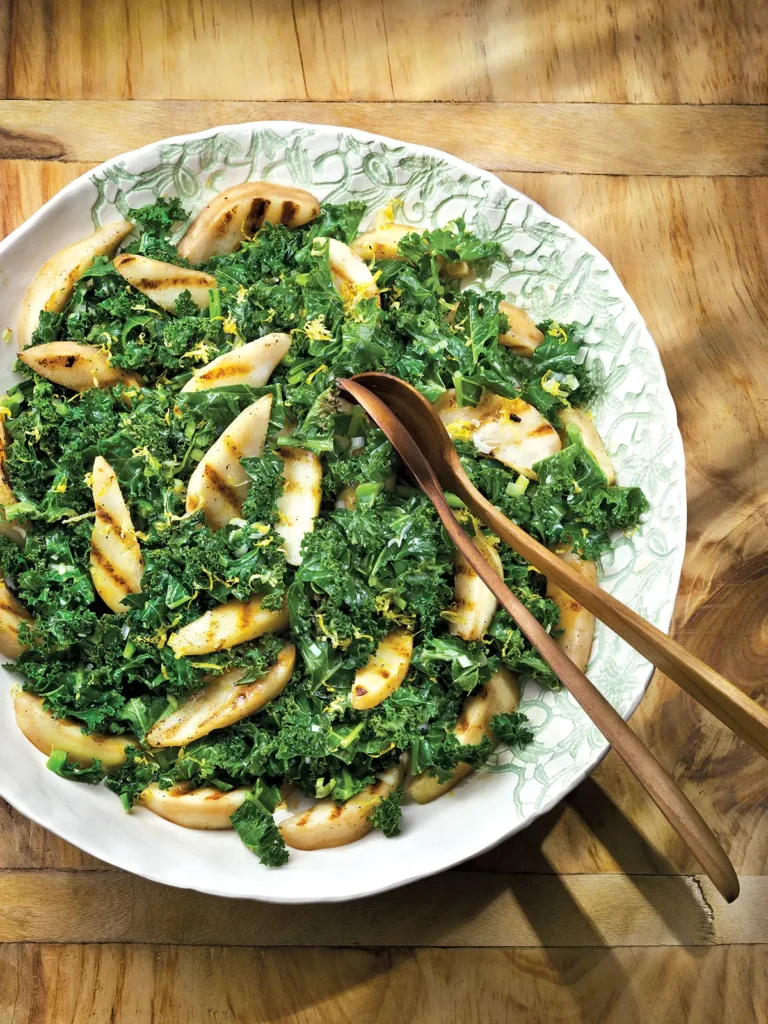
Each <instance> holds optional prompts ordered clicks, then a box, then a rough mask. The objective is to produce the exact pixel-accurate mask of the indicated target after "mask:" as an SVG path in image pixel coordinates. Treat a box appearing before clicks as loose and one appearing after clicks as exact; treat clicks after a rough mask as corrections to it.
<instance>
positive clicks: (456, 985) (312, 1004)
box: [0, 944, 768, 1024]
mask: <svg viewBox="0 0 768 1024" xmlns="http://www.w3.org/2000/svg"><path fill="white" fill-rule="evenodd" d="M766 955H768V947H766V946H731V947H719V948H717V947H715V948H709V949H701V948H700V949H684V948H678V949H669V948H662V949H653V948H641V949H631V948H624V949H616V950H604V949H595V950H583V949H555V950H540V949H525V950H501V949H483V950H472V949H401V950H338V949H333V950H322V949H305V950H302V951H301V952H300V953H297V952H295V951H291V950H278V949H272V950H263V949H243V948H226V947H218V948H206V947H196V948H193V947H171V946H167V945H166V946H156V947H152V948H148V947H141V946H138V947H137V946H119V945H103V946H99V945H82V946H47V945H43V946H34V945H29V944H27V945H6V946H3V947H0V1020H2V1021H3V1024H6V1022H8V1024H11V1022H12V1024H85V1022H86V1021H87V1022H88V1024H147V1022H149V1021H158V1022H162V1024H168V1022H170V1021H173V1022H174V1024H176V1022H178V1024H200V1022H201V1021H203V1020H205V1021H206V1022H210V1024H261V1022H265V1024H266V1022H270V1024H326V1022H328V1021H333V1022H334V1024H391V1022H392V1021H407V1022H409V1024H436V1022H440V1024H467V1022H468V1021H482V1022H483V1024H487V1022H493V1024H513V1022H514V1024H541V1022H543V1021H547V1022H549V1021H556V1022H557V1024H633V1022H635V1021H638V1022H639V1021H643V1022H644V1024H671V1022H675V1024H677V1022H684V1021H688V1022H691V1024H708V1022H709V1021H715V1020H717V1021H718V1022H719V1024H722V1022H723V1021H727V1022H729V1024H730V1022H733V1024H765V1022H766V1020H768V1015H767V1014H766V1003H768V974H766V972H765V970H764V965H765V958H766ZM74 979H77V984H73V981H74ZM719 1006H724V1007H726V1008H727V1010H726V1014H725V1015H723V1016H722V1017H717V1016H715V1015H714V1014H713V1007H719Z"/></svg>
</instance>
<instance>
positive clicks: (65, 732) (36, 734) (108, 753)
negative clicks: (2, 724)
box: [13, 690, 138, 768]
mask: <svg viewBox="0 0 768 1024" xmlns="http://www.w3.org/2000/svg"><path fill="white" fill-rule="evenodd" d="M13 708H14V711H15V713H16V722H17V724H18V726H19V728H20V729H21V731H22V732H23V733H24V735H25V736H26V737H27V739H28V740H29V742H30V743H32V744H33V746H35V747H37V749H38V750H39V751H40V752H41V753H43V754H46V755H50V753H51V751H52V750H63V751H65V753H67V754H68V755H69V756H70V757H71V758H72V760H73V761H77V763H78V764H80V765H83V766H85V767H87V766H88V765H90V764H93V762H94V761H95V760H99V761H101V763H102V764H103V765H104V767H105V768H117V767H119V766H120V765H121V764H125V762H126V761H127V759H128V758H127V755H126V753H125V748H126V747H137V746H138V743H137V742H136V737H135V736H133V735H132V734H131V733H124V734H123V735H122V736H104V735H102V734H101V733H97V732H91V733H87V734H86V733H84V732H83V726H82V723H81V722H76V721H75V720H74V719H73V718H54V717H53V715H52V714H51V712H50V711H46V709H45V708H44V707H43V700H42V698H41V697H37V696H35V694H33V693H25V692H24V691H22V690H19V691H18V693H16V695H15V697H14V699H13Z"/></svg>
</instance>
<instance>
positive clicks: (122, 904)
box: [0, 0, 768, 1024]
mask: <svg viewBox="0 0 768 1024" xmlns="http://www.w3.org/2000/svg"><path fill="white" fill-rule="evenodd" d="M767 40H768V5H766V4H765V3H764V2H761V0H732V2H731V3H730V4H723V3H720V2H719V0H686V2H683V0H679V2H677V3H673V2H672V0H669V2H666V3H663V2H662V3H659V2H657V0H613V2H612V3H610V4H607V5H603V4H594V3H591V2H589V0H559V2H555V0H488V2H482V0H464V2H463V3H459V2H458V0H456V2H451V0H440V2H438V0H435V2H429V0H384V2H382V3H379V2H376V0H370V2H363V0H333V2H331V0H328V2H326V3H321V2H320V0H316V2H312V0H294V3H293V4H291V3H288V2H281V0H265V2H261V3H260V2H258V0H253V2H252V3H249V2H248V0H232V2H225V0H221V2H220V3H218V4H216V3H207V2H204V0H188V2H184V3H181V2H174V0H132V2H128V0H102V2H101V3H99V4H95V3H88V2H87V0H80V2H78V0H18V2H13V0H0V54H2V56H3V57H4V58H5V59H4V60H3V62H2V66H3V67H4V68H5V71H4V73H3V74H4V77H0V94H1V95H2V96H3V99H2V101H0V199H1V202H0V216H1V217H2V226H1V227H2V230H3V231H4V232H7V231H9V230H10V229H11V228H13V227H15V226H16V225H17V224H19V223H20V222H21V221H22V220H24V219H25V218H26V217H28V216H29V215H30V214H31V213H33V211H34V210H36V209H37V207H38V206H39V205H40V204H41V203H42V202H43V201H44V200H46V199H48V198H49V197H50V196H51V195H53V194H54V193H55V192H56V191H57V190H58V189H59V188H61V187H62V186H63V185H64V184H66V183H67V182H68V181H71V180H72V179H73V178H75V177H76V176H77V175H79V174H81V173H82V172H83V171H85V170H86V169H88V168H89V167H91V166H93V164H94V163H97V162H99V161H101V160H103V159H105V158H106V157H109V156H112V155H113V154H116V153H120V152H122V151H125V150H127V149H131V148H133V147H135V146H138V145H140V144H143V143H145V142H149V141H152V140H155V139H157V138H162V137H164V136H167V135H170V134H176V133H179V132H186V131H196V130H198V129H201V128H205V127H209V126H212V125H216V124H222V123H228V122H233V121H246V120H252V119H254V120H255V119H259V118H286V119H298V120H306V121H315V122H326V123H331V124H342V125H349V126H354V127H360V128H366V129H369V130H371V131H378V132H382V133H384V134H389V135H394V136H396V137H399V138H402V139H407V140H412V141H414V142H421V143H426V144H429V145H432V146H437V147H440V148H443V149H446V150H448V151H450V152H453V153H455V154H457V155H458V156H461V157H464V158H465V159H467V160H470V161H472V162H474V163H476V164H479V165H480V166H481V167H487V168H489V169H491V170H493V171H495V172H496V173H497V174H498V175H499V177H501V178H502V180H504V181H506V182H508V183H509V184H511V185H514V186H515V187H516V188H519V189H521V190H522V191H524V192H526V193H528V194H529V195H530V196H532V197H533V198H534V199H536V200H537V201H538V202H540V203H542V204H543V205H544V207H546V209H548V210H550V211H551V212H552V213H554V214H556V215H557V216H559V217H562V218H563V219H564V220H566V221H568V222H569V223H570V224H572V225H573V226H574V227H575V228H576V229H577V230H578V231H580V232H582V234H584V235H585V236H586V237H587V238H588V239H589V240H590V241H592V242H593V243H594V244H595V245H596V246H597V247H598V248H599V249H600V250H601V251H602V252H603V253H605V255H606V256H607V257H608V259H610V260H611V262H612V263H613V265H614V266H615V268H616V270H617V271H618V273H619V275H620V276H621V278H622V280H623V281H624V283H625V284H626V285H627V287H628V289H629V291H630V293H631V294H632V296H633V297H634V298H635V300H636V301H637V304H638V305H639V307H640V310H641V312H642V313H643V315H644V316H645V318H646V320H647V322H648V324H649V326H650V328H651V331H652V333H653V334H654V336H655V338H656V340H657V342H658V344H659V347H660V349H661V353H662V357H663V360H664V365H665V367H666V371H667V374H668V376H669V380H670V386H671V388H672V392H673V394H674V397H675V400H676V402H677V408H678V411H679V416H680V422H681V427H682V431H683V437H684V441H685V448H686V455H687V458H688V487H689V507H688V513H689V520H690V526H689V540H688V552H687V558H686V563H685V570H684V573H683V580H682V586H681V589H680V596H679V599H678V602H677V610H676V615H675V626H674V629H675V633H676V635H677V636H678V637H679V638H680V639H682V640H683V641H685V642H686V643H688V644H689V645H690V647H691V648H692V649H693V650H694V651H695V652H696V653H697V654H699V655H700V656H702V657H703V658H705V659H708V660H709V661H711V663H712V664H713V665H715V666H716V667H717V668H718V669H719V670H720V671H722V672H723V673H725V674H726V675H728V676H730V677H731V678H733V679H734V680H735V681H737V682H738V683H740V684H741V685H742V686H743V687H744V688H745V689H746V690H748V691H749V692H751V693H752V694H753V695H755V696H757V697H758V698H759V699H763V700H764V699H765V697H766V691H765V686H764V680H765V677H766V655H767V654H768V627H766V616H767V615H768V591H767V590H766V581H765V577H766V571H768V554H766V552H767V551H768V515H767V514H766V507H767V506H766V500H767V499H768V444H766V441H767V440H768V437H767V435H768V426H767V424H768V345H767V340H768V332H767V331H766V319H767V318H768V273H766V264H767V263H768V242H767V241H766V239H768V232H767V229H766V223H767V220H768V107H766V106H765V104H766V102H767V101H768V43H767ZM633 725H634V727H635V728H636V730H637V731H638V733H639V734H640V735H641V736H642V737H643V739H644V740H645V741H646V742H647V743H648V744H649V745H650V747H651V748H652V749H653V751H654V752H655V753H656V755H657V756H658V757H659V758H660V760H661V761H662V762H663V763H664V764H665V765H666V766H667V767H668V768H669V769H670V770H671V771H672V772H673V773H674V775H675V777H676V778H677V779H678V781H679V782H680V783H681V785H683V787H684V788H685V789H686V791H687V792H688V793H689V794H690V796H691V797H692V798H693V799H694V801H695V802H696V804H697V805H698V806H699V807H700V808H701V810H702V811H703V813H704V814H705V816H706V817H707V819H708V820H709V821H710V823H711V824H712V825H713V827H714V828H715V830H716V831H717V833H718V834H719V836H720V837H721V838H722V840H723V842H724V844H725V846H726V848H727V849H728V850H729V851H730V855H731V857H732V859H733V861H734V863H735V865H736V867H737V869H738V871H739V873H740V875H741V876H742V896H741V898H740V899H739V900H738V901H737V903H736V904H734V905H733V906H731V907H726V906H725V905H724V904H723V902H722V901H721V900H720V899H719V898H718V897H717V895H716V894H714V893H713V891H712V888H711V886H710V885H709V884H708V883H707V882H706V880H703V879H702V878H701V877H700V876H699V875H698V874H697V873H696V867H695V865H694V864H693V862H692V861H691V859H690V857H689V856H688V855H687V854H686V851H685V850H684V849H683V848H681V845H680V843H679V841H678V840H677V839H676V837H675V835H674V834H673V833H672V832H671V831H670V829H669V828H668V827H667V826H666V825H665V823H664V822H663V821H662V820H661V818H660V816H659V814H658V813H657V812H656V810H655V809H654V808H653V807H652V806H651V805H650V804H649V801H648V800H647V799H646V798H645V796H644V795H643V793H642V792H641V791H640V790H639V789H638V786H637V785H636V784H635V782H634V781H633V780H632V779H631V778H629V777H628V775H627V772H626V770H625V769H624V767H623V766H622V764H621V763H620V762H619V761H618V759H617V758H616V757H615V756H613V755H610V756H608V757H607V758H606V759H605V761H604V762H603V764H602V765H601V766H600V768H599V769H598V770H597V771H596V772H595V774H594V775H593V777H592V778H591V779H589V780H588V781H587V782H585V783H584V784H583V785H582V786H580V787H579V788H578V789H577V790H576V791H575V792H574V793H573V794H572V795H571V797H570V798H569V799H568V800H566V801H564V802H563V803H562V804H561V805H560V806H559V807H558V808H556V810H554V811H553V812H552V813H550V814H548V815H547V816H546V817H545V818H543V819H542V820H540V821H538V822H536V823H535V824H534V825H533V826H532V827H531V828H529V829H528V830H527V831H526V832H524V833H523V834H522V835H519V836H517V837H516V838H514V839H513V840H511V841H510V842H507V843H505V844H503V845H502V846H500V847H499V848H498V849H496V850H494V851H493V852H491V853H489V854H486V855H485V856H483V857H481V858H478V859H477V860H475V861H473V862H471V863H469V864H467V865H465V866H464V867H463V868H462V869H461V870H458V871H451V872H448V873H447V874H444V875H442V876H439V877H437V878H433V879H430V880H428V881H425V882H422V883H418V884H416V885H413V886H411V887H410V888H408V889H405V890H401V891H400V892H395V893H391V894H388V895H385V896H381V897H377V898H375V899H372V900H369V901H364V902H360V903H353V904H348V905H345V906H337V907H319V908H313V907H307V908H291V907H286V908H282V907H275V906H261V905H259V904H250V903H242V904H238V903H236V902H225V901H222V900H217V899H214V898H210V897H205V896H200V895H196V894H194V893H186V892H181V891H177V890H173V889H166V888H163V887H161V886H157V885H152V884H150V883H148V882H144V881H142V880H141V879H139V878H134V877H133V876H130V875H127V874H123V873H121V872H119V871H116V870H113V869H111V868H109V867H107V866H106V865H104V864H101V863H99V862H98V861H96V860H94V859H93V858H90V857H87V856H85V855H84V854H82V853H80V852H79V851H78V850H76V849H75V848H74V847H72V846H69V845H67V844H66V843H64V842H62V841H60V840H58V839H57V838H55V837H54V836H52V835H50V834H49V833H47V832H45V831H44V830H43V829H40V828H38V827H36V826H34V825H32V824H30V823H29V822H28V821H26V820H25V819H24V818H22V817H21V816H20V815H18V814H16V813H15V812H14V811H12V810H10V809H9V808H8V807H7V806H5V805H0V908H1V909H0V943H2V945H0V1024H10V1022H11V1021H12V1022H14V1024H43V1022H52V1024H69V1022H72V1024H86V1022H88V1024H91V1022H94V1024H101V1022H105V1024H106V1022H111V1024H128V1022H140V1024H144V1022H149V1021H157V1022H162V1024H181V1022H190V1024H199V1022H212V1024H213V1022H216V1024H223V1022H238V1024H239V1022H249V1024H250V1022H254V1021H270V1022H283V1021H290V1022H299V1024H303V1022H312V1024H318V1022H322V1024H325V1022H328V1024H331V1022H333V1024H336V1022H350V1024H366V1022H382V1024H384V1022H390V1021H395V1020H397V1021H400V1020H402V1021H404V1022H410V1024H423V1022H441V1024H442V1022H454V1021H455V1022H461V1024H475V1022H477V1024H481V1022H482V1024H486V1022H491V1024H495V1022H501V1021H515V1022H528V1021H543V1020H552V1021H558V1022H576V1021H578V1022H595V1024H597V1022H600V1024H611V1022H620V1024H634V1022H639V1021H643V1022H646V1024H662V1022H664V1024H669V1022H678V1021H691V1022H696V1024H706V1022H709V1021H712V1022H718V1024H720V1022H726V1021H727V1022H737V1024H748V1022H751V1021H762V1022H764V1021H766V1020H768V970H767V969H766V968H767V967H768V961H767V959H766V951H768V877H766V874H767V873H768V814H766V811H767V810H768V795H767V794H768V789H767V787H766V765H765V764H764V763H763V762H762V761H760V760H759V759H758V758H757V757H756V756H755V755H753V754H752V752H751V751H750V750H749V749H748V748H747V747H746V746H745V745H744V744H743V743H741V742H739V741H738V740H736V739H735V738H734V737H733V736H731V735H730V734H729V733H728V732H727V731H726V730H725V729H724V728H722V727H721V726H720V725H719V723H718V722H716V721H715V720H714V719H713V718H711V717H710V716H709V715H708V714H707V713H706V712H704V711H702V710H701V709H700V708H699V707H698V706H697V705H696V704H694V702H693V701H692V700H691V699H689V698H688V697H687V696H686V695H685V694H683V693H682V692H681V691H680V690H678V689H677V688H676V687H675V686H674V685H672V684H671V683H670V682H669V681H668V680H666V679H665V678H663V677H661V676H659V675H657V676H656V678H655V679H654V681H653V683H652V685H651V688H650V690H649V693H648V696H647V697H646V699H645V700H644V701H643V704H642V705H641V707H640V709H639V711H638V712H637V713H636V715H635V717H634V719H633Z"/></svg>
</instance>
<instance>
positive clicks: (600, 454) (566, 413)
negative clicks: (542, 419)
mask: <svg viewBox="0 0 768 1024" xmlns="http://www.w3.org/2000/svg"><path fill="white" fill-rule="evenodd" d="M559 416H560V422H561V423H562V425H563V430H561V431H560V439H561V441H562V442H563V444H564V445H566V444H567V443H568V435H567V433H566V431H565V428H566V427H569V426H573V427H576V428H577V430H578V431H579V433H580V434H581V440H582V441H583V442H584V447H585V448H586V449H587V451H588V452H589V454H590V455H591V456H592V458H593V459H594V460H595V462H596V463H597V464H598V466H599V467H600V469H602V471H603V473H604V474H605V478H606V480H607V481H608V485H609V486H613V484H615V483H616V470H615V469H614V466H613V460H612V459H611V456H610V455H609V454H608V449H607V448H606V447H605V442H604V441H603V439H602V437H600V435H599V434H598V432H597V427H596V426H595V421H594V420H593V419H592V417H591V416H590V415H589V413H588V412H586V411H585V410H584V409H577V408H576V406H573V405H572V406H571V407H570V408H569V409H561V410H560V413H559Z"/></svg>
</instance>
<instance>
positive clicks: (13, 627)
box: [0, 580, 35, 658]
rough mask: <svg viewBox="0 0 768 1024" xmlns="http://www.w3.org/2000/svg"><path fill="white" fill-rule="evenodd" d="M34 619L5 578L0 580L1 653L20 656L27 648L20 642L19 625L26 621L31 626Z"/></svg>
mask: <svg viewBox="0 0 768 1024" xmlns="http://www.w3.org/2000/svg"><path fill="white" fill-rule="evenodd" d="M34 621H35V620H34V619H33V618H32V616H31V615H30V614H29V612H28V611H27V609H26V608H25V607H24V605H23V604H22V603H21V601H19V600H18V599H17V598H16V597H14V595H13V594H12V593H11V592H10V590H9V589H8V587H7V586H6V584H5V581H4V580H0V653H2V654H4V655H5V656H6V657H7V658H18V656H19V655H20V654H21V652H22V651H23V650H24V649H25V648H24V646H23V645H22V644H20V643H19V626H20V625H21V624H22V622H26V623H27V625H29V626H31V625H32V624H33V623H34Z"/></svg>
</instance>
